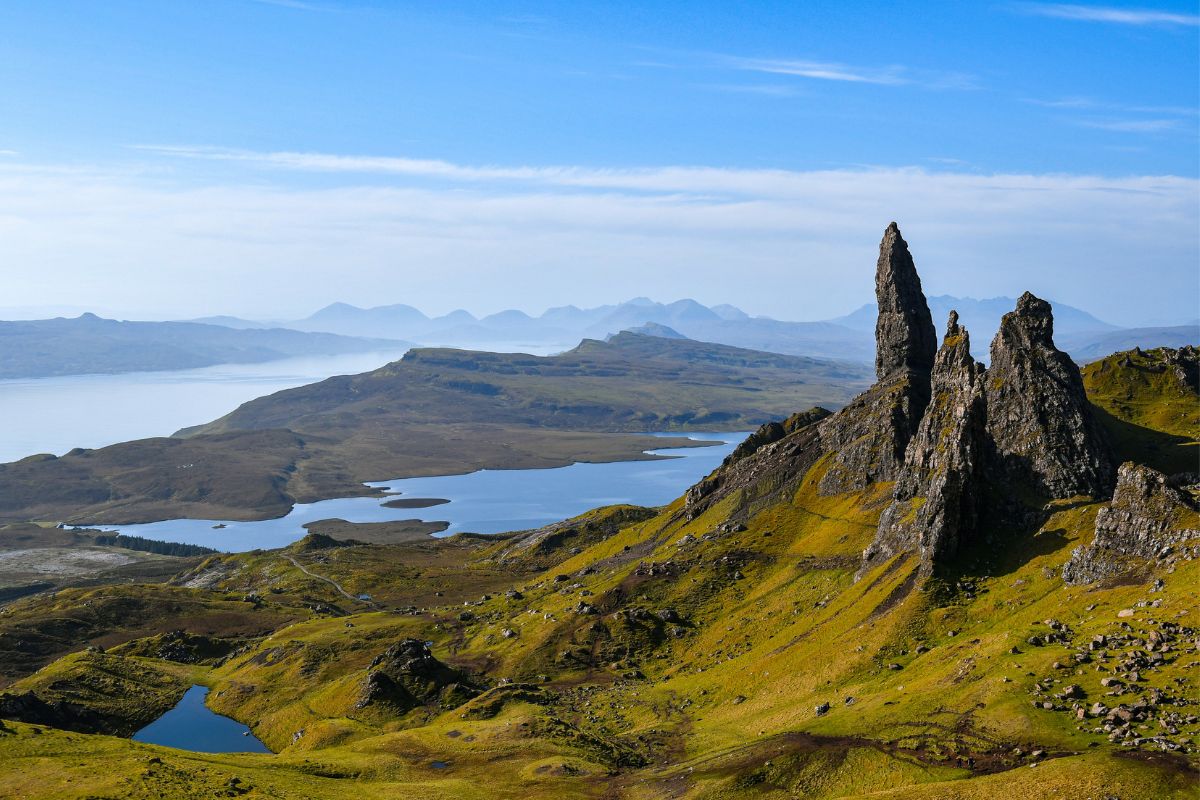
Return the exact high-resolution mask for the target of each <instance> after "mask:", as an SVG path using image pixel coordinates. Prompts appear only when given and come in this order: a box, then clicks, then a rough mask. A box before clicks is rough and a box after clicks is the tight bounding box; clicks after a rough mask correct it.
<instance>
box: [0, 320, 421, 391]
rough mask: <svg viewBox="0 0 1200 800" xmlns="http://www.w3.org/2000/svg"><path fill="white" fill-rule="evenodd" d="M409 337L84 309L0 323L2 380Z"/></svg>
mask: <svg viewBox="0 0 1200 800" xmlns="http://www.w3.org/2000/svg"><path fill="white" fill-rule="evenodd" d="M408 347H409V344H408V343H407V342H398V341H393V340H384V339H363V338H352V337H347V336H340V335H337V334H333V333H309V332H304V331H296V330H288V329H284V328H258V329H245V330H238V329H234V328H232V327H229V326H223V325H206V324H200V323H195V322H125V321H120V320H114V319H103V318H101V317H98V316H96V315H95V314H83V315H81V316H79V317H74V318H71V319H67V318H64V317H57V318H55V319H41V320H29V321H21V322H0V378H42V377H50V376H55V375H83V374H90V373H120V372H148V371H155V370H178V369H195V368H197V367H207V366H212V365H214V364H254V363H260V362H264V361H275V360H277V359H281V358H291V357H294V356H312V355H340V354H343V353H363V352H370V351H373V350H381V351H382V350H387V351H390V352H396V351H398V350H404V349H407V348H408Z"/></svg>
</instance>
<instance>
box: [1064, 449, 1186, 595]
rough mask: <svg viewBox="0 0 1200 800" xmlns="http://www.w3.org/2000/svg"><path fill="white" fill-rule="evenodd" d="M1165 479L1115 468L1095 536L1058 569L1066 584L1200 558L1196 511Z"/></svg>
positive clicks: (1136, 468) (1132, 467)
mask: <svg viewBox="0 0 1200 800" xmlns="http://www.w3.org/2000/svg"><path fill="white" fill-rule="evenodd" d="M1172 483H1173V481H1172V480H1171V479H1170V478H1168V477H1167V476H1166V475H1163V474H1162V473H1161V472H1158V471H1157V470H1154V469H1151V468H1150V467H1145V466H1140V465H1138V464H1134V463H1133V462H1126V463H1124V464H1122V465H1121V468H1120V470H1119V471H1118V472H1117V488H1116V491H1115V492H1114V493H1113V499H1112V502H1111V503H1109V504H1108V505H1107V506H1105V507H1104V508H1102V509H1100V511H1099V513H1098V514H1097V515H1096V536H1095V538H1094V539H1093V540H1092V542H1091V543H1090V544H1089V545H1087V546H1086V547H1077V548H1075V550H1074V552H1072V553H1071V558H1070V560H1069V561H1067V563H1066V564H1065V565H1064V566H1063V579H1064V580H1065V581H1066V582H1067V583H1075V584H1079V583H1095V582H1096V581H1100V580H1104V579H1106V578H1115V577H1119V576H1122V575H1125V574H1128V573H1131V572H1136V571H1138V570H1139V569H1140V568H1144V567H1147V566H1165V565H1169V564H1170V563H1172V562H1174V561H1176V560H1178V559H1180V558H1196V557H1200V506H1198V505H1197V503H1196V501H1195V500H1194V499H1193V498H1192V496H1191V495H1189V494H1188V493H1187V492H1185V491H1183V490H1181V489H1179V488H1177V487H1176V486H1173V485H1172Z"/></svg>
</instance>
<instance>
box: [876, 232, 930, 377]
mask: <svg viewBox="0 0 1200 800" xmlns="http://www.w3.org/2000/svg"><path fill="white" fill-rule="evenodd" d="M875 298H876V300H877V302H878V304H879V317H878V318H877V319H876V321H875V376H876V377H877V378H879V380H883V379H884V378H886V377H888V376H889V375H891V374H893V373H894V372H897V371H898V370H902V369H912V370H918V371H923V372H928V371H929V370H931V369H932V368H933V358H934V353H935V352H936V351H937V333H936V331H935V330H934V327H933V318H932V317H931V316H930V314H929V305H928V304H927V303H926V302H925V293H924V292H922V291H921V279H920V277H918V275H917V267H916V264H914V263H913V258H912V254H911V253H909V252H908V243H907V242H905V241H904V237H902V236H901V235H900V227H899V226H898V225H896V223H895V222H893V223H891V224H890V225H888V226H887V230H886V231H884V232H883V241H882V242H880V243H879V261H878V263H877V264H876V266H875Z"/></svg>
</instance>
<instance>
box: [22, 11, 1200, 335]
mask: <svg viewBox="0 0 1200 800" xmlns="http://www.w3.org/2000/svg"><path fill="white" fill-rule="evenodd" d="M1197 13H1198V12H1197V8H1196V4H1195V3H1166V2H1160V3H1155V4H1153V5H1133V4H1122V3H1109V4H1105V5H1083V4H1052V3H1028V2H997V3H990V2H942V3H939V2H925V3H897V2H886V3H885V2H839V3H833V2H830V3H800V2H754V3H718V2H690V3H683V2H679V3H641V4H635V3H622V4H611V3H584V2H572V3H503V2H453V3H450V2H438V3H435V2H430V3H400V2H390V3H384V2H355V1H348V2H336V1H335V0H311V1H310V0H295V1H294V2H293V0H274V1H268V0H205V2H161V0H155V1H153V2H121V0H110V1H109V2H105V3H94V2H78V3H68V2H41V3H7V4H4V5H2V6H0V31H2V33H0V70H2V71H3V74H4V75H5V76H6V78H7V80H6V81H5V82H4V87H3V88H2V89H0V120H3V122H2V123H0V151H2V152H3V154H4V155H3V156H0V246H4V247H5V249H6V250H7V251H8V252H9V254H10V255H9V256H8V257H6V260H7V261H8V262H9V264H10V265H11V266H10V268H9V269H10V270H11V271H12V272H13V273H14V276H13V280H11V281H9V282H6V283H8V285H7V286H6V292H7V294H8V299H7V300H6V301H5V302H6V305H8V304H11V305H14V306H21V305H26V306H50V305H54V304H56V303H60V304H62V305H69V306H84V305H86V306H94V307H97V308H99V309H101V310H107V311H110V312H111V313H117V314H123V315H128V316H150V317H153V316H170V315H188V314H206V313H221V312H232V313H242V314H254V315H258V316H263V315H269V316H277V317H288V316H295V315H299V314H303V313H307V312H308V311H310V310H312V309H313V308H316V307H317V306H320V305H323V304H324V303H326V302H329V301H332V300H339V299H340V300H347V301H349V302H356V303H359V304H372V303H384V302H410V303H412V304H414V305H418V306H420V307H423V308H426V309H428V310H429V311H431V312H433V311H445V310H449V309H451V308H454V307H458V306H465V307H467V308H469V309H470V310H472V311H476V312H488V311H494V310H497V309H498V308H500V307H507V306H517V307H522V308H525V309H526V310H529V311H539V310H541V309H542V308H545V307H546V306H548V305H555V304H561V303H567V302H573V303H576V304H579V305H587V304H592V303H599V302H609V301H613V300H619V299H622V298H624V297H629V296H633V295H639V294H649V295H652V296H655V297H658V298H660V299H664V300H666V299H674V298H676V297H679V296H695V297H696V298H697V299H699V300H701V301H704V302H710V303H716V302H733V303H736V304H739V305H742V306H744V307H746V308H747V310H749V311H751V312H756V313H764V314H769V315H771V316H776V317H780V318H819V317H824V316H833V315H835V314H838V313H842V312H844V311H846V310H849V309H850V308H852V307H854V306H855V305H857V304H858V303H860V302H862V301H864V300H867V299H869V297H870V286H871V282H870V277H871V274H870V269H871V266H872V264H873V258H872V257H871V251H872V250H873V248H874V247H875V245H876V244H877V241H878V236H879V233H880V232H882V229H883V227H884V226H885V225H886V223H887V222H888V221H889V219H891V218H896V219H898V220H899V221H900V223H901V226H902V228H903V229H904V230H905V233H906V235H907V236H908V238H909V239H910V242H911V243H912V244H913V247H914V250H915V251H916V253H917V257H918V265H919V266H920V267H921V268H922V270H923V274H926V284H927V288H928V289H930V291H931V293H938V294H942V293H953V294H970V295H975V296H988V295H996V294H1009V295H1014V296H1015V295H1016V294H1019V293H1020V291H1022V290H1023V289H1025V288H1031V289H1033V290H1034V291H1040V292H1042V293H1043V294H1048V295H1049V296H1051V297H1056V298H1060V299H1062V300H1064V301H1067V302H1072V303H1073V304H1076V305H1080V306H1083V307H1086V308H1089V309H1090V310H1093V311H1095V313H1097V314H1100V315H1101V316H1106V317H1108V318H1111V319H1114V320H1115V321H1118V322H1127V323H1153V322H1160V323H1162V322H1174V321H1179V320H1183V319H1188V318H1192V317H1195V316H1197V310H1196V295H1197V278H1196V273H1197V262H1198V261H1200V233H1198V231H1200V200H1198V194H1200V191H1198V189H1197V187H1198V185H1200V184H1198V183H1197V178H1198V177H1200V162H1198V159H1200V137H1198V130H1200V116H1198V114H1200V77H1198V76H1200V56H1198V54H1200V18H1198V16H1197ZM5 198H7V200H6V199H5ZM14 259H15V260H14ZM346 275H350V276H355V277H358V278H360V279H361V280H360V281H347V280H345V276H346ZM1134 275H1136V276H1137V278H1138V280H1137V281H1133V280H1131V278H1132V277H1133V276H1134ZM1130 283H1137V284H1138V285H1137V286H1136V287H1135V288H1133V289H1132V290H1131V288H1130V286H1129V285H1128V284H1130ZM930 284H932V285H930ZM1123 284H1124V285H1123ZM770 285H787V286H789V287H791V286H794V287H797V288H798V289H799V288H801V287H803V289H804V291H797V292H796V293H795V295H793V296H791V297H789V296H787V294H786V293H781V292H778V291H775V292H764V291H763V287H764V286H770ZM117 287H119V290H118V288H117ZM181 290H182V291H181Z"/></svg>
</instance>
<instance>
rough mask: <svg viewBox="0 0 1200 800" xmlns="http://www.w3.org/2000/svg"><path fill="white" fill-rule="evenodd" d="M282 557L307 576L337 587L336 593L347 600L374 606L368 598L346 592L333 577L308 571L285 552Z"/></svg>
mask: <svg viewBox="0 0 1200 800" xmlns="http://www.w3.org/2000/svg"><path fill="white" fill-rule="evenodd" d="M283 557H284V558H286V559H287V560H288V561H290V562H291V564H292V566H293V567H295V568H296V569H298V570H300V571H301V572H303V573H304V574H305V575H307V576H308V577H310V578H316V579H317V580H319V581H325V583H328V584H329V585H330V586H332V587H333V588H334V589H337V591H338V593H339V594H340V595H341V596H342V597H344V598H346V599H347V600H353V601H354V602H356V603H365V604H366V605H368V606H374V605H375V604H374V603H372V602H371V601H370V600H363V599H362V598H361V597H356V596H355V595H352V594H350V593H349V592H347V591H346V590H345V589H343V588H342V585H341V584H340V583H338V582H337V581H335V580H334V579H333V578H326V577H325V576H324V575H318V574H317V573H315V572H312V571H310V570H309V569H308V567H306V566H304V565H303V564H301V563H300V562H299V561H297V560H296V559H295V558H294V557H292V556H289V555H286V554H285V555H284V556H283Z"/></svg>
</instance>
